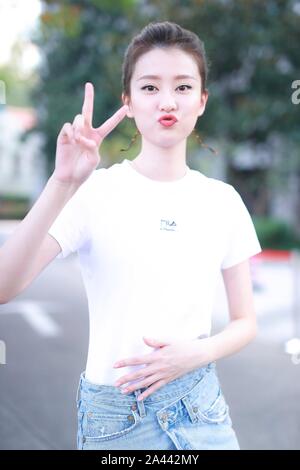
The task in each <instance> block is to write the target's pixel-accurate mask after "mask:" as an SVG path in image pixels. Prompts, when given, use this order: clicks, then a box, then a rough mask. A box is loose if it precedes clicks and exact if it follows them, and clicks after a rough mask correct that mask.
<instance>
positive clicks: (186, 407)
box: [76, 362, 239, 450]
mask: <svg viewBox="0 0 300 470" xmlns="http://www.w3.org/2000/svg"><path fill="white" fill-rule="evenodd" d="M144 390H146V388H140V389H138V390H135V391H133V392H131V393H128V394H127V395H122V394H121V391H120V389H119V388H117V387H115V386H112V385H97V384H93V383H91V382H89V381H88V380H86V378H85V373H84V372H82V373H81V376H80V381H79V386H78V391H77V399H76V403H77V412H78V433H77V449H78V450H120V449H121V450H127V449H133V450H141V449H142V450H145V449H146V450H152V449H155V450H174V449H180V450H186V449H189V450H206V449H207V450H208V449H212V450H217V449H234V450H239V444H238V441H237V438H236V434H235V432H234V430H233V428H232V421H231V418H230V415H229V407H228V405H227V403H226V401H225V398H224V395H223V392H222V391H221V388H220V384H219V380H218V377H217V373H216V363H215V362H211V363H209V364H208V365H207V366H204V367H201V368H199V369H196V370H194V371H192V372H189V373H187V374H185V375H183V376H181V377H179V378H177V379H175V380H173V381H172V382H169V383H168V384H166V385H164V386H163V387H161V388H160V389H158V390H156V391H155V392H153V393H152V394H151V395H149V396H148V397H146V398H144V400H142V401H140V402H139V401H138V400H137V397H138V395H139V394H140V393H142V392H143V391H144Z"/></svg>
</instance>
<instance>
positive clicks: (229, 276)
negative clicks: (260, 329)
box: [207, 259, 257, 361]
mask: <svg viewBox="0 0 300 470" xmlns="http://www.w3.org/2000/svg"><path fill="white" fill-rule="evenodd" d="M222 276H223V280H224V285H225V290H226V295H227V300H228V309H229V316H230V323H229V324H228V325H227V326H226V327H225V328H224V329H223V330H222V331H221V332H220V333H217V334H215V335H213V336H211V337H209V338H207V345H208V346H209V349H210V351H209V356H210V358H211V360H212V361H215V360H217V359H220V358H222V357H224V356H228V355H230V354H233V353H235V352H237V351H239V350H240V349H242V348H243V347H244V346H246V345H247V344H248V343H249V342H250V341H252V340H253V339H254V338H255V336H256V333H257V325H256V314H255V308H254V299H253V288H252V279H251V271H250V262H249V259H247V260H245V261H243V262H241V263H239V264H236V265H234V266H232V267H230V268H227V269H223V270H222Z"/></svg>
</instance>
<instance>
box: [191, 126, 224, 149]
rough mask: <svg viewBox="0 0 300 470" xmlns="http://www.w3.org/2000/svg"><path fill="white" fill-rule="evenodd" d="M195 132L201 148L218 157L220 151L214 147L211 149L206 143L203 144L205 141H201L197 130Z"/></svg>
mask: <svg viewBox="0 0 300 470" xmlns="http://www.w3.org/2000/svg"><path fill="white" fill-rule="evenodd" d="M193 132H194V135H195V136H196V139H197V140H198V141H199V142H200V145H201V147H204V148H207V149H208V150H210V151H211V152H212V153H214V154H215V155H218V151H217V150H215V149H214V148H213V147H210V146H209V145H206V144H204V142H203V140H202V139H201V137H200V136H199V135H198V134H197V132H196V129H193Z"/></svg>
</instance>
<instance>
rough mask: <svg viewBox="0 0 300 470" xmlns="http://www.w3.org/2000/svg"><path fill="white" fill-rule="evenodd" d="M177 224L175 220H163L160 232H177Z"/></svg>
mask: <svg viewBox="0 0 300 470" xmlns="http://www.w3.org/2000/svg"><path fill="white" fill-rule="evenodd" d="M176 227H177V225H176V222H175V221H174V220H173V221H172V222H171V221H170V220H165V219H161V220H160V230H172V231H175V230H176Z"/></svg>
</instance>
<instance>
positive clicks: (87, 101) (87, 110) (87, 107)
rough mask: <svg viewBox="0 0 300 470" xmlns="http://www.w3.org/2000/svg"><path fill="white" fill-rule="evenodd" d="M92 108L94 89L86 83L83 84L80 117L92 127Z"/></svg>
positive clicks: (90, 84)
mask: <svg viewBox="0 0 300 470" xmlns="http://www.w3.org/2000/svg"><path fill="white" fill-rule="evenodd" d="M93 107H94V87H93V84H92V83H90V82H87V83H86V84H85V93H84V102H83V106H82V115H83V117H84V120H85V121H86V122H87V124H89V125H90V126H91V127H92V121H93Z"/></svg>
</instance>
